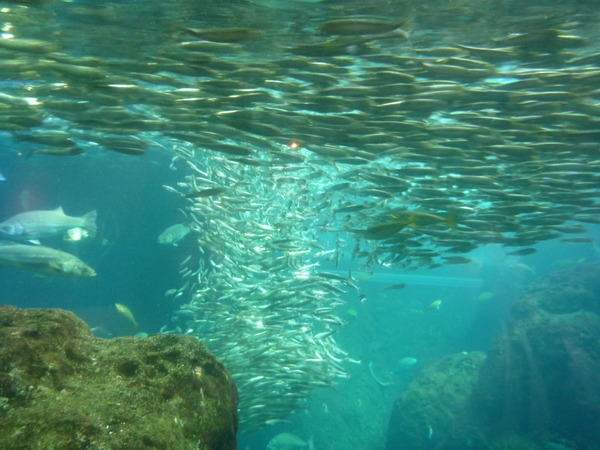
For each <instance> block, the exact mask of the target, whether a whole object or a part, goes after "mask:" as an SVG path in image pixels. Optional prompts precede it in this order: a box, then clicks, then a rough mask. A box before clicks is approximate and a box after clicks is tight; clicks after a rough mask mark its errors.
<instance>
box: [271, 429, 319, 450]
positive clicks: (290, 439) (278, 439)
mask: <svg viewBox="0 0 600 450" xmlns="http://www.w3.org/2000/svg"><path fill="white" fill-rule="evenodd" d="M309 444H312V442H309V443H307V442H305V441H304V440H302V439H300V438H299V437H298V436H296V435H295V434H293V433H287V432H286V433H279V434H278V435H276V436H275V437H274V438H273V439H271V440H270V441H269V443H268V444H267V450H295V449H300V448H312V445H310V446H309Z"/></svg>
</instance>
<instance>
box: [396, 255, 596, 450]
mask: <svg viewBox="0 0 600 450" xmlns="http://www.w3.org/2000/svg"><path fill="white" fill-rule="evenodd" d="M387 448H388V450H400V449H409V450H419V449H438V450H455V449H456V450H459V449H469V448H473V449H478V450H500V449H515V450H521V449H523V450H547V449H550V448H552V449H562V450H579V449H585V450H600V264H598V263H589V264H582V265H578V266H573V267H571V268H569V269H566V270H562V271H558V272H554V273H551V274H549V275H547V276H545V277H542V278H541V279H540V280H538V281H536V282H535V283H533V284H532V285H531V286H530V287H529V288H528V289H527V291H526V292H525V293H524V294H523V295H522V297H521V298H520V299H519V301H518V302H517V303H516V304H515V305H514V307H513V309H512V312H511V317H510V321H509V324H508V327H507V331H506V333H505V334H504V335H503V336H502V337H501V338H500V339H499V340H498V342H497V343H496V345H495V346H494V347H493V348H492V349H491V350H490V352H489V354H488V355H487V357H483V355H482V354H479V353H474V354H470V355H462V356H461V355H450V356H447V357H444V358H442V359H440V360H439V361H437V362H434V363H432V364H431V365H430V366H427V367H425V368H424V369H423V371H422V372H421V373H420V374H419V375H418V376H417V377H415V379H414V380H413V381H412V382H411V383H410V385H409V386H408V387H407V389H406V390H405V391H404V392H403V393H402V394H401V396H400V397H399V399H398V400H397V401H396V404H395V406H394V410H393V412H392V416H391V420H390V426H389V431H388V447H387Z"/></svg>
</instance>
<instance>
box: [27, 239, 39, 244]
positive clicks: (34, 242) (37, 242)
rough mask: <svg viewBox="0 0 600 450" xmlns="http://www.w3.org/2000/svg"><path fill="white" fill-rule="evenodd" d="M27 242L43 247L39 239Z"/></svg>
mask: <svg viewBox="0 0 600 450" xmlns="http://www.w3.org/2000/svg"><path fill="white" fill-rule="evenodd" d="M27 242H30V243H31V244H35V245H41V244H42V243H41V242H40V241H39V239H29V240H28V241H27Z"/></svg>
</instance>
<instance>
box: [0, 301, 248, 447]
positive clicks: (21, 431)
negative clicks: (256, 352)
mask: <svg viewBox="0 0 600 450" xmlns="http://www.w3.org/2000/svg"><path fill="white" fill-rule="evenodd" d="M0 423H1V424H2V432H1V433H0V448H11V449H19V448H23V449H25V448H46V449H59V448H60V449H78V448H103V449H108V448H110V449H141V448H144V449H177V450H179V449H182V450H183V449H201V450H209V449H210V450H216V449H219V450H221V449H235V445H236V444H235V442H236V431H237V390H236V387H235V384H234V382H233V379H232V378H231V376H230V374H229V373H228V372H227V370H226V369H225V367H224V366H223V364H222V363H221V362H220V361H219V360H218V359H217V358H215V356H213V355H212V354H211V353H210V351H209V350H208V349H207V348H206V346H205V345H204V344H203V343H202V342H200V341H198V340H197V339H195V338H193V337H190V336H184V335H153V336H150V337H147V338H136V337H122V338H115V339H110V340H105V339H101V338H97V337H95V336H94V335H92V333H91V332H90V330H89V328H88V326H87V325H86V324H85V323H84V322H83V321H82V320H80V319H79V318H77V317H76V316H75V315H74V314H73V313H70V312H68V311H64V310H60V309H19V308H16V307H14V306H0Z"/></svg>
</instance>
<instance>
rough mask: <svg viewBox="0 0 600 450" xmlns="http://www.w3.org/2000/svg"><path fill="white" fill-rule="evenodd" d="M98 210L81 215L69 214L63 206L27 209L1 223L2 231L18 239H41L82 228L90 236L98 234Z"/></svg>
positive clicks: (0, 229)
mask: <svg viewBox="0 0 600 450" xmlns="http://www.w3.org/2000/svg"><path fill="white" fill-rule="evenodd" d="M96 216H97V213H96V210H93V211H90V212H88V213H87V214H84V215H83V216H81V217H73V216H67V215H66V214H65V212H64V211H63V209H62V207H60V206H59V207H58V208H56V209H51V210H38V211H27V212H24V213H20V214H17V215H16V216H13V217H11V218H10V219H7V220H5V221H4V222H2V223H0V233H3V234H5V235H8V236H11V237H13V238H18V239H27V240H33V239H41V238H47V237H52V236H66V235H67V234H68V232H69V230H72V229H75V228H81V229H83V230H85V231H86V234H87V235H88V236H94V235H95V234H96Z"/></svg>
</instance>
